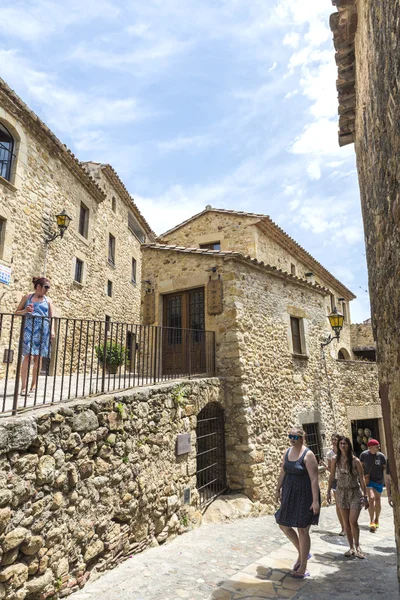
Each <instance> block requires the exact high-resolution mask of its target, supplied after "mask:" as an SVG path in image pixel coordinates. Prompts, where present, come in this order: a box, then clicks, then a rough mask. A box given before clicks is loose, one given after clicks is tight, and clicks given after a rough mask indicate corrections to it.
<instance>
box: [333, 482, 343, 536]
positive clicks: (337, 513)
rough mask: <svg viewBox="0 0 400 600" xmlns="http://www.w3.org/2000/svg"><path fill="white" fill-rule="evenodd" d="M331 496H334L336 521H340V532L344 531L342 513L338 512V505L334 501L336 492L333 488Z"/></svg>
mask: <svg viewBox="0 0 400 600" xmlns="http://www.w3.org/2000/svg"><path fill="white" fill-rule="evenodd" d="M333 497H334V498H335V505H336V515H337V518H338V521H339V523H340V527H341V532H342V531H344V523H343V517H342V513H341V512H340V508H339V507H338V505H337V503H336V492H335V491H334V490H333Z"/></svg>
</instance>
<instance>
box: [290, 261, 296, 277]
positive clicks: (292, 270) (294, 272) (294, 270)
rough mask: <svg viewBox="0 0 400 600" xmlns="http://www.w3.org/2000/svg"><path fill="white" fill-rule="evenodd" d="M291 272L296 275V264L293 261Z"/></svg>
mask: <svg viewBox="0 0 400 600" xmlns="http://www.w3.org/2000/svg"><path fill="white" fill-rule="evenodd" d="M290 272H291V274H292V275H296V265H295V264H293V263H290Z"/></svg>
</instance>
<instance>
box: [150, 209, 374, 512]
mask: <svg viewBox="0 0 400 600" xmlns="http://www.w3.org/2000/svg"><path fill="white" fill-rule="evenodd" d="M143 278H144V279H146V280H147V281H148V286H149V287H148V288H147V289H145V290H144V297H143V306H144V309H145V310H144V318H145V319H147V318H148V314H149V313H148V312H146V308H147V304H148V303H149V302H152V303H153V310H152V311H151V313H150V314H151V319H150V321H149V320H147V322H151V323H152V324H154V325H164V326H166V327H172V326H175V327H188V328H191V329H205V330H209V331H213V332H215V335H216V366H217V369H216V370H217V373H218V375H219V376H220V377H222V380H223V382H224V385H225V405H224V409H225V423H226V425H225V433H226V462H227V474H228V485H229V487H230V488H232V489H240V490H243V491H244V492H245V493H246V494H247V495H248V496H250V497H251V498H252V499H254V500H259V501H260V502H261V504H262V505H263V506H264V508H267V509H268V510H272V506H273V486H272V485H271V480H272V479H274V477H275V474H276V469H277V465H278V463H279V460H280V457H281V453H282V450H283V448H284V446H285V443H286V442H285V437H286V435H285V434H286V431H287V428H288V427H289V426H290V425H291V424H293V423H297V422H300V423H301V424H302V425H304V427H305V429H306V430H307V432H308V434H309V442H310V443H311V444H312V445H313V446H312V447H313V449H314V450H315V451H316V453H317V454H318V455H319V456H320V457H322V455H323V451H324V448H325V446H326V445H328V444H329V438H330V436H331V434H332V433H333V432H334V431H340V432H343V433H344V432H346V433H348V434H349V435H353V436H354V437H355V440H357V436H358V435H359V434H358V433H357V430H358V429H359V428H360V427H363V429H364V428H370V429H371V428H372V429H374V434H375V435H380V436H381V438H382V439H383V438H384V436H383V428H382V419H381V417H382V415H381V410H380V405H379V398H378V393H377V379H376V365H375V364H374V363H373V362H371V361H370V360H368V359H367V360H355V359H356V358H357V357H356V355H355V354H354V353H353V346H352V339H351V332H352V325H351V323H350V307H349V303H350V301H351V300H352V299H353V298H354V295H353V294H352V292H350V290H348V289H347V288H346V287H345V286H344V285H343V284H342V283H341V282H339V281H338V280H337V279H336V278H335V277H334V276H333V275H332V274H330V273H329V272H328V271H327V270H326V269H325V268H324V267H322V265H320V264H319V263H318V262H317V261H316V260H315V259H314V258H313V257H311V256H310V255H309V254H308V253H307V252H306V251H305V250H304V249H303V248H301V247H300V246H299V245H298V244H297V243H296V242H294V240H292V239H291V238H289V236H287V234H285V233H284V232H283V231H282V230H281V229H280V228H279V227H278V226H277V225H275V224H274V223H273V222H272V221H271V219H270V218H269V217H266V216H265V215H255V214H251V213H240V212H237V211H231V210H220V209H213V208H211V207H210V206H208V207H206V209H205V210H204V211H203V212H201V213H199V214H198V215H195V216H194V217H192V218H191V219H189V220H188V221H185V222H184V223H182V224H180V225H178V226H177V227H175V228H173V229H171V230H170V231H168V232H166V233H165V234H163V235H162V236H160V237H159V238H158V240H157V243H151V244H146V245H144V246H143ZM334 305H339V306H340V307H342V308H343V311H344V312H345V314H346V320H345V324H344V328H343V331H342V334H341V337H340V342H339V343H337V342H333V343H332V344H330V345H329V346H327V347H326V349H325V350H324V351H322V350H321V342H322V341H323V340H324V339H325V338H326V337H327V335H328V334H329V323H328V320H327V315H328V314H329V312H330V311H331V310H332V307H333V306H334ZM366 328H367V326H362V325H360V326H358V330H359V332H360V333H359V338H360V337H362V335H363V334H362V333H361V331H362V330H363V329H366ZM365 335H366V334H365V333H364V336H365ZM357 343H358V344H359V341H357ZM193 344H194V342H193ZM200 345H201V344H200ZM190 351H192V348H191V349H190V350H189V352H190ZM199 351H200V352H201V349H200V350H199ZM187 354H188V348H187V345H185V343H184V342H183V341H182V340H181V339H179V340H174V339H172V340H171V343H170V345H169V347H168V348H166V349H165V358H164V363H165V366H166V368H172V369H173V368H174V364H180V363H182V361H184V360H185V357H186V356H187ZM355 389H357V394H355V393H354V390H355ZM368 426H370V427H368ZM372 429H371V432H372ZM356 443H357V442H356ZM361 443H363V442H361ZM360 449H361V448H360Z"/></svg>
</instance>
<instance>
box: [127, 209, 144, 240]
mask: <svg viewBox="0 0 400 600" xmlns="http://www.w3.org/2000/svg"><path fill="white" fill-rule="evenodd" d="M128 229H129V231H131V232H132V233H133V234H134V235H135V236H136V237H137V238H138V240H139V241H141V242H142V244H144V242H145V241H146V236H145V234H144V233H143V231H142V230H141V228H140V227H139V225H138V222H137V221H136V219H135V217H134V216H133V213H132V212H131V211H128Z"/></svg>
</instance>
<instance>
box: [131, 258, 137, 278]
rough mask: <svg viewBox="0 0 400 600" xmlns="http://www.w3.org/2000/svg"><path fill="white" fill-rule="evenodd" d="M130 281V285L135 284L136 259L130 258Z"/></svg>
mask: <svg viewBox="0 0 400 600" xmlns="http://www.w3.org/2000/svg"><path fill="white" fill-rule="evenodd" d="M131 281H132V283H136V258H132V274H131Z"/></svg>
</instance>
